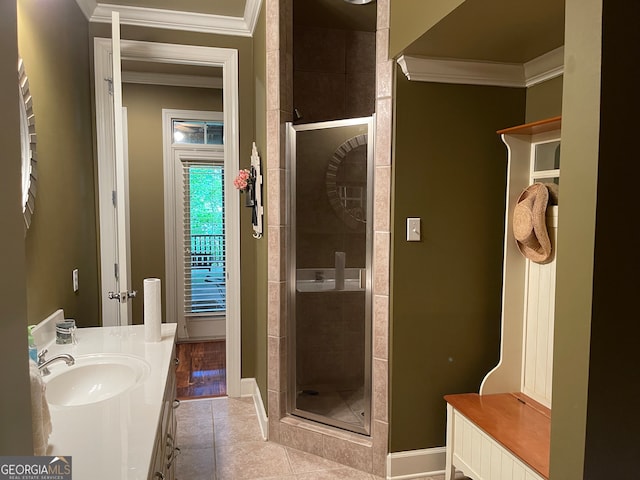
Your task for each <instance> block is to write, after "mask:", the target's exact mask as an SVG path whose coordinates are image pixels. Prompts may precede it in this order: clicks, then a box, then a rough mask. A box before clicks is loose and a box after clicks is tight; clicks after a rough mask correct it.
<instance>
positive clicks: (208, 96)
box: [122, 84, 222, 324]
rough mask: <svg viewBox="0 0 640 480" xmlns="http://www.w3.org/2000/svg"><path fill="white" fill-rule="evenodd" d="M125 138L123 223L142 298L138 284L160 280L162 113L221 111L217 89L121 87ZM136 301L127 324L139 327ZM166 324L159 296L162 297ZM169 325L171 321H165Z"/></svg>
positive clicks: (133, 278) (139, 301) (139, 303)
mask: <svg viewBox="0 0 640 480" xmlns="http://www.w3.org/2000/svg"><path fill="white" fill-rule="evenodd" d="M122 103H123V105H124V106H125V107H127V118H128V126H129V128H128V139H129V223H130V227H129V228H130V238H131V282H132V285H131V288H133V289H134V290H137V291H138V292H140V294H142V292H143V284H142V282H143V280H144V279H145V278H149V277H155V278H160V279H161V281H162V285H163V286H164V285H166V284H167V283H166V279H165V263H164V258H165V257H164V255H165V253H164V176H163V139H162V128H163V126H162V109H164V108H167V109H176V110H208V111H216V112H221V111H222V90H218V89H209V88H184V87H167V86H161V85H138V84H124V85H123V88H122ZM142 304H143V302H142V298H141V297H139V298H138V299H137V300H135V301H134V302H133V323H135V324H139V323H143V316H142ZM162 312H163V321H166V305H165V297H164V295H163V297H162ZM171 321H175V319H171Z"/></svg>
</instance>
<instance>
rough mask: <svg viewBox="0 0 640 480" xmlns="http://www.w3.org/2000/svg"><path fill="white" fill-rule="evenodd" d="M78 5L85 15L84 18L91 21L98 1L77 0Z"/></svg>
mask: <svg viewBox="0 0 640 480" xmlns="http://www.w3.org/2000/svg"><path fill="white" fill-rule="evenodd" d="M76 3H77V4H78V6H79V7H80V10H82V13H84V16H85V17H86V18H87V20H89V19H90V18H91V15H93V11H94V10H95V9H96V5H97V3H96V1H95V0H76Z"/></svg>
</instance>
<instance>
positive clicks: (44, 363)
mask: <svg viewBox="0 0 640 480" xmlns="http://www.w3.org/2000/svg"><path fill="white" fill-rule="evenodd" d="M47 352H48V350H47V349H46V348H45V349H44V350H42V351H41V352H39V353H38V369H39V370H40V373H41V374H42V376H43V377H45V376H47V375H49V374H50V373H51V372H50V371H49V369H48V368H47V367H48V366H49V365H51V364H52V363H54V362H57V361H60V360H64V361H65V362H66V364H67V365H68V366H71V365H73V364H74V363H76V359H75V358H73V357H72V356H71V355H69V354H68V353H61V354H60V355H56V356H55V357H53V358H50V359H49V360H46V359H45V358H44V356H45V355H46V354H47Z"/></svg>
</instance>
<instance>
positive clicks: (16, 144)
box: [0, 0, 33, 455]
mask: <svg viewBox="0 0 640 480" xmlns="http://www.w3.org/2000/svg"><path fill="white" fill-rule="evenodd" d="M0 45H2V48H0V111H2V128H0V145H2V155H1V156H0V168H1V169H2V175H0V222H1V225H2V227H1V228H2V234H0V272H2V275H0V300H1V301H0V338H1V339H2V348H0V363H1V364H2V365H3V368H1V369H0V382H2V383H1V384H2V385H3V394H2V395H0V425H2V427H1V428H0V455H31V454H32V452H33V446H32V438H31V408H30V398H31V392H30V387H29V374H28V367H27V358H28V357H27V336H26V329H27V292H26V288H25V286H26V282H27V279H26V260H25V247H24V221H23V219H22V207H21V205H20V203H21V200H20V199H21V192H20V190H21V188H20V184H21V173H20V115H19V111H18V101H17V100H18V87H17V86H18V82H17V65H18V39H17V20H16V2H15V0H14V1H8V0H4V1H2V2H0Z"/></svg>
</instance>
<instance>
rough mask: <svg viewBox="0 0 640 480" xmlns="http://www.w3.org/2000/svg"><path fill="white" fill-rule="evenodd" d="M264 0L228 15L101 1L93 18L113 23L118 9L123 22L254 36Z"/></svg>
mask: <svg viewBox="0 0 640 480" xmlns="http://www.w3.org/2000/svg"><path fill="white" fill-rule="evenodd" d="M76 1H78V2H91V1H93V0H76ZM94 3H95V2H94ZM261 4H262V0H247V1H246V4H245V9H244V16H243V17H228V16H223V15H210V14H204V13H192V12H181V11H177V10H163V9H157V8H141V7H130V6H124V5H114V4H108V3H98V4H97V5H96V7H95V8H94V10H93V12H92V13H91V16H90V17H89V20H90V21H91V22H96V23H111V12H118V13H119V14H120V23H121V24H122V25H136V26H140V27H150V28H165V29H169V30H183V31H189V32H199V33H212V34H217V35H234V36H239V37H251V36H253V31H254V29H255V26H256V23H257V21H258V15H259V14H260V7H261ZM81 8H82V7H81Z"/></svg>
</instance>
